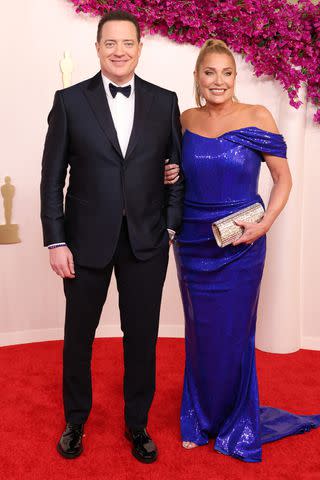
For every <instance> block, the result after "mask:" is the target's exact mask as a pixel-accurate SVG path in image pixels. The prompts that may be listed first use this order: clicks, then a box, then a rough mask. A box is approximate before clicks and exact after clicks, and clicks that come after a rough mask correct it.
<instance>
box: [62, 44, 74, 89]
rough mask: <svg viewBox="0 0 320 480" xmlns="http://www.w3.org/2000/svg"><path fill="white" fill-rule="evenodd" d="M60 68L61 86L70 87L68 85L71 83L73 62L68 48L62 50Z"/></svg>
mask: <svg viewBox="0 0 320 480" xmlns="http://www.w3.org/2000/svg"><path fill="white" fill-rule="evenodd" d="M60 69H61V72H62V83H63V87H64V88H67V87H70V85H72V71H73V63H72V59H71V55H70V52H69V50H66V51H65V52H64V57H63V58H62V59H61V60H60Z"/></svg>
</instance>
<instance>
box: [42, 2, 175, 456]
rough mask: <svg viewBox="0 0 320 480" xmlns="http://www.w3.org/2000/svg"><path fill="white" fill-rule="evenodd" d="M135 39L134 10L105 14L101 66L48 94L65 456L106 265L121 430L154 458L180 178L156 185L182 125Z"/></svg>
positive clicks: (75, 451)
mask: <svg viewBox="0 0 320 480" xmlns="http://www.w3.org/2000/svg"><path fill="white" fill-rule="evenodd" d="M141 48H142V43H141V41H140V29H139V25H138V23H137V20H136V18H135V17H134V16H132V15H130V14H128V13H127V12H123V11H117V12H112V13H108V14H106V15H105V16H103V17H102V18H101V20H100V22H99V25H98V33H97V42H96V49H97V53H98V57H99V59H100V65H101V72H99V73H98V74H97V75H95V76H94V77H93V78H91V79H89V80H86V81H84V82H81V83H79V84H77V85H74V86H72V87H70V88H67V89H64V90H61V91H58V92H56V95H55V99H54V103H53V107H52V110H51V112H50V114H49V119H48V122H49V128H48V133H47V136H46V141H45V147H44V154H43V164H42V181H41V219H42V224H43V232H44V244H45V246H48V247H49V254H50V264H51V267H52V268H53V270H54V271H55V272H56V273H57V274H58V275H59V276H60V277H62V278H63V281H64V291H65V296H66V319H65V338H64V353H63V399H64V409H65V417H66V422H67V425H66V429H65V431H64V432H63V434H62V437H61V439H60V441H59V443H58V451H59V453H60V454H61V455H63V456H64V457H66V458H75V457H77V456H79V455H80V454H81V452H82V450H83V447H82V436H83V432H84V424H85V422H86V420H87V418H88V416H89V413H90V409H91V403H92V392H91V353H92V344H93V340H94V336H95V330H96V327H97V325H98V323H99V319H100V315H101V311H102V307H103V305H104V302H105V299H106V296H107V291H108V287H109V283H110V278H111V274H112V271H113V270H114V272H115V276H116V280H117V287H118V291H119V308H120V316H121V329H122V331H123V348H124V369H125V373H124V400H125V412H124V416H125V435H126V437H127V438H128V439H129V440H130V442H131V444H132V453H133V455H134V456H135V457H136V458H137V459H138V460H140V461H141V462H144V463H151V462H153V461H155V460H156V458H157V448H156V445H155V444H154V442H153V441H152V439H151V437H150V436H149V434H148V432H147V430H146V426H147V419H148V411H149V409H150V406H151V402H152V399H153V396H154V391H155V348H156V341H157V334H158V325H159V312H160V302H161V295H162V287H163V283H164V280H165V276H166V270H167V263H168V250H169V243H170V239H171V240H172V237H173V236H174V234H175V232H177V231H178V230H179V228H180V225H181V220H182V201H183V181H182V179H181V178H180V180H179V181H178V182H177V183H175V184H174V185H169V186H165V185H164V164H165V161H166V160H167V159H169V160H170V163H176V164H179V163H180V149H181V146H180V142H181V129H180V122H179V108H178V102H177V96H176V94H175V93H174V92H170V91H168V90H165V89H163V88H160V87H158V86H156V85H153V84H151V83H148V82H146V81H144V80H142V79H141V78H139V77H138V76H137V75H135V73H134V72H135V68H136V66H137V63H138V59H139V57H140V53H141ZM68 168H69V169H70V177H69V185H68V190H67V193H66V198H65V208H63V203H64V198H63V187H64V184H65V178H66V173H67V169H68ZM107 401H108V399H106V402H107Z"/></svg>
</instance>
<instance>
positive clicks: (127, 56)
mask: <svg viewBox="0 0 320 480" xmlns="http://www.w3.org/2000/svg"><path fill="white" fill-rule="evenodd" d="M96 49H97V54H98V57H99V59H100V65H101V71H102V73H103V74H104V75H105V76H106V77H108V78H109V79H110V80H111V81H113V82H115V83H117V84H118V85H123V84H124V83H127V82H129V81H130V80H131V78H132V76H133V74H134V71H135V68H136V66H137V64H138V60H139V57H140V54H141V49H142V43H141V42H140V43H139V42H138V38H137V30H136V27H135V25H134V24H133V23H132V22H129V21H127V20H111V21H109V22H106V23H105V24H104V25H103V27H102V30H101V38H100V41H99V42H96Z"/></svg>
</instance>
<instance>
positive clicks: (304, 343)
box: [301, 337, 320, 350]
mask: <svg viewBox="0 0 320 480" xmlns="http://www.w3.org/2000/svg"><path fill="white" fill-rule="evenodd" d="M301 348H305V349H306V350H320V337H302V339H301Z"/></svg>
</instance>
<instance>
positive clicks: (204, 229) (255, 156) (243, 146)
mask: <svg viewBox="0 0 320 480" xmlns="http://www.w3.org/2000/svg"><path fill="white" fill-rule="evenodd" d="M261 152H265V153H268V154H271V155H275V156H278V157H282V158H285V156H286V145H285V142H284V139H283V137H282V136H281V135H279V134H272V133H269V132H266V131H264V130H261V129H259V128H256V127H247V128H243V129H239V130H234V131H231V132H228V133H225V134H224V135H221V136H220V137H218V138H207V137H203V136H200V135H197V134H195V133H192V132H190V131H186V132H185V134H184V137H183V159H182V166H183V171H184V175H185V182H186V193H185V205H184V222H183V228H182V231H181V233H180V234H179V236H178V240H177V242H176V244H175V258H176V264H177V272H178V278H179V284H180V290H181V295H182V300H183V307H184V313H185V333H186V364H185V376H184V388H183V398H182V406H181V432H182V439H183V440H185V441H192V442H195V443H196V444H198V445H203V444H206V443H207V442H208V440H209V438H210V437H214V438H215V447H214V448H215V449H216V450H218V451H219V452H221V453H224V454H226V455H231V456H233V457H236V458H239V459H241V460H244V461H247V462H258V461H260V460H261V445H262V443H266V442H270V441H274V440H277V439H279V438H282V437H284V436H287V435H292V434H294V433H301V431H306V430H309V429H310V428H312V427H316V426H319V425H320V415H313V416H297V415H293V414H290V413H288V412H284V411H281V410H278V409H275V408H271V407H261V408H260V407H259V396H258V385H257V377H256V366H255V329H256V315H257V304H258V298H259V289H260V282H261V277H262V273H263V267H264V260H265V252H266V238H265V237H262V238H260V239H259V240H258V241H256V242H255V243H254V244H253V245H249V246H248V245H239V246H236V247H234V246H232V245H229V246H227V247H224V248H219V247H218V246H217V244H216V242H215V239H214V236H213V234H212V230H211V223H212V222H213V221H216V220H218V219H219V218H222V217H225V216H227V215H230V214H232V213H234V212H236V211H238V210H240V209H242V208H245V207H247V206H249V205H251V204H253V203H255V202H261V203H262V204H263V202H262V199H261V197H260V196H259V195H258V193H257V188H258V179H259V173H260V167H261V161H262V160H263V157H262V155H261ZM279 161H281V159H279Z"/></svg>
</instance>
